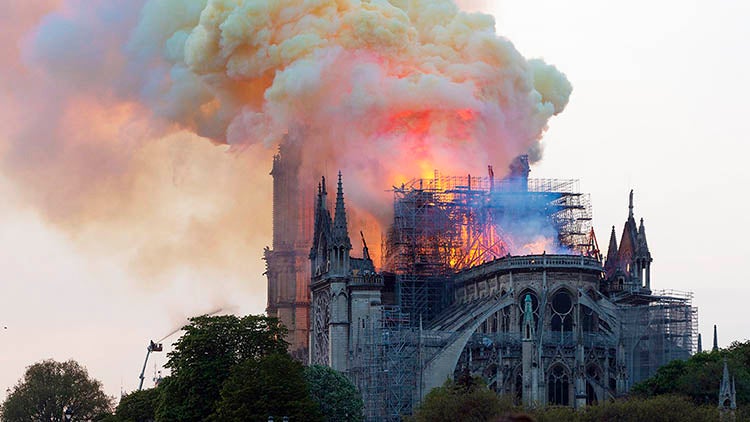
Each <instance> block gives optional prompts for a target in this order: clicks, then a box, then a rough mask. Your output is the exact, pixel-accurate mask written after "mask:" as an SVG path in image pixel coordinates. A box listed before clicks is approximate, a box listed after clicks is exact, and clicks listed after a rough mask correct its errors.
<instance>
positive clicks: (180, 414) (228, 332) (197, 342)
mask: <svg viewBox="0 0 750 422" xmlns="http://www.w3.org/2000/svg"><path fill="white" fill-rule="evenodd" d="M183 329H184V330H185V334H183V336H182V337H180V339H179V340H177V342H176V343H175V345H174V349H173V351H172V352H170V353H169V355H168V356H169V360H168V362H167V364H166V367H167V368H169V369H171V372H172V374H171V376H169V377H167V378H165V379H164V380H163V381H162V383H161V385H160V387H159V388H160V389H161V390H162V394H161V395H162V397H161V400H160V402H159V404H158V406H157V409H156V417H157V420H159V421H164V422H168V421H181V422H190V421H201V420H204V418H205V417H206V416H208V415H211V414H213V413H214V410H215V408H216V403H217V402H218V401H219V399H220V392H221V388H222V384H223V383H224V381H225V380H226V379H227V378H228V377H229V375H230V373H231V370H232V367H234V366H235V365H237V364H239V363H242V362H245V361H247V360H259V359H261V358H263V357H264V356H268V355H270V354H272V353H286V349H287V346H288V344H287V343H286V341H284V335H285V334H286V329H285V328H284V327H283V326H282V325H281V324H280V323H279V322H278V320H277V319H275V318H271V317H267V316H263V315H248V316H245V317H237V316H234V315H226V316H200V317H195V318H191V319H190V324H188V325H187V326H185V327H183Z"/></svg>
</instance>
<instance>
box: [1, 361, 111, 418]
mask: <svg viewBox="0 0 750 422" xmlns="http://www.w3.org/2000/svg"><path fill="white" fill-rule="evenodd" d="M66 406H70V407H71V408H72V409H73V420H96V419H100V418H102V417H103V416H104V415H107V414H109V413H111V411H112V399H111V398H109V397H107V395H106V394H104V391H102V383H101V382H99V381H97V380H95V379H92V378H89V374H88V372H87V371H86V368H84V367H83V366H81V365H80V364H79V363H78V362H76V361H74V360H69V361H67V362H56V361H54V360H45V361H42V362H39V363H35V364H33V365H31V366H29V367H28V368H26V373H25V374H24V376H23V378H22V379H21V380H19V382H18V384H16V385H15V387H13V389H12V390H10V392H9V393H8V397H7V399H6V400H5V402H4V403H3V405H2V408H0V415H1V416H2V420H3V421H8V422H14V421H41V420H44V421H62V420H63V408H64V407H66Z"/></svg>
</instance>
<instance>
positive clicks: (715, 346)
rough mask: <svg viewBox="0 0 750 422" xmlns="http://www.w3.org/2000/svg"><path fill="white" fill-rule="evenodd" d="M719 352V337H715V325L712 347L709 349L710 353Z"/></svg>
mask: <svg viewBox="0 0 750 422" xmlns="http://www.w3.org/2000/svg"><path fill="white" fill-rule="evenodd" d="M717 350H719V337H718V336H717V335H716V325H715V324H714V347H713V348H712V349H711V351H712V352H715V351H717Z"/></svg>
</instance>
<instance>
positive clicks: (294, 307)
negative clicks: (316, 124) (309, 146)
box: [264, 135, 313, 361]
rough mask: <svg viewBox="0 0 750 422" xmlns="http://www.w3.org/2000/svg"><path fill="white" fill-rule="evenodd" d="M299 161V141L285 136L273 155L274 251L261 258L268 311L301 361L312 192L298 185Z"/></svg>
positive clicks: (307, 298)
mask: <svg viewBox="0 0 750 422" xmlns="http://www.w3.org/2000/svg"><path fill="white" fill-rule="evenodd" d="M301 161H302V160H301V151H300V146H299V144H298V141H297V140H296V139H295V138H294V137H293V136H291V135H288V136H287V137H286V138H285V139H284V141H283V142H282V143H281V146H280V147H279V152H278V154H276V156H274V158H273V168H272V170H271V176H273V249H269V248H266V249H265V251H264V259H265V261H266V276H267V278H268V307H267V309H266V312H267V313H268V315H269V316H273V317H277V318H279V320H281V322H282V323H283V324H284V325H285V326H286V327H287V329H288V330H289V336H288V337H287V341H288V342H289V343H290V352H291V353H292V355H293V356H295V357H296V358H297V359H300V360H303V361H305V360H306V359H307V356H308V352H307V349H308V341H309V315H310V290H309V282H310V273H309V265H308V263H307V259H308V254H309V250H310V249H309V248H310V242H311V236H310V232H311V230H310V225H311V224H310V223H311V221H312V215H311V214H312V213H311V209H312V207H311V205H312V200H313V195H312V192H310V194H309V195H308V194H307V192H306V190H305V189H304V186H303V185H302V184H301V183H300V180H299V179H300V177H299V173H300V165H301ZM308 197H309V198H308ZM308 200H309V202H310V203H309V204H308Z"/></svg>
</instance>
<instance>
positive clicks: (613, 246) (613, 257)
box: [605, 226, 617, 269]
mask: <svg viewBox="0 0 750 422" xmlns="http://www.w3.org/2000/svg"><path fill="white" fill-rule="evenodd" d="M616 261H617V233H615V226H612V234H610V235H609V247H608V248H607V262H606V263H605V266H606V267H607V268H608V269H609V268H612V267H613V266H614V265H615V264H616Z"/></svg>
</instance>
